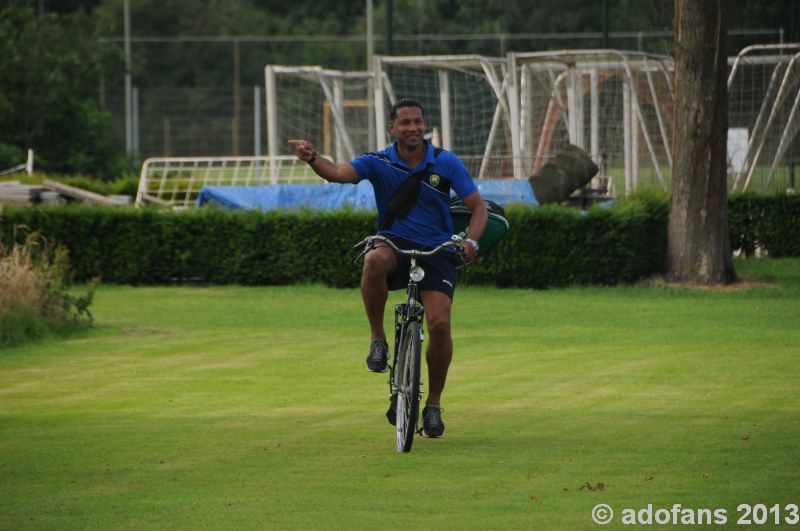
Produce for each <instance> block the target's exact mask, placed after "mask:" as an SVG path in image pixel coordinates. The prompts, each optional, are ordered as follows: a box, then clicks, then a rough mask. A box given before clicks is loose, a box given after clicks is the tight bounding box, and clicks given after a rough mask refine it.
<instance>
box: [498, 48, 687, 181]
mask: <svg viewBox="0 0 800 531" xmlns="http://www.w3.org/2000/svg"><path fill="white" fill-rule="evenodd" d="M511 60H512V61H513V62H514V71H515V73H516V77H517V86H518V91H519V97H518V101H519V111H518V113H519V118H518V120H517V123H518V124H519V135H520V140H519V142H520V151H521V160H522V161H523V163H524V166H523V168H522V171H523V172H524V173H526V174H530V173H533V172H535V171H536V170H537V169H538V168H540V167H541V166H543V165H544V164H545V163H546V162H547V161H548V160H550V159H551V158H552V157H553V156H554V155H555V154H556V153H557V152H558V151H560V150H562V149H564V148H566V147H567V146H568V145H570V144H572V145H575V146H577V147H579V148H581V149H583V150H584V151H585V152H586V153H588V154H589V155H590V156H591V158H592V159H593V160H594V162H595V163H596V164H597V165H598V166H599V168H600V174H599V176H598V177H597V178H596V181H595V182H594V183H593V186H595V187H598V188H610V191H612V192H613V193H616V194H627V193H629V192H630V191H632V190H637V189H655V188H662V189H663V188H665V187H666V186H667V183H668V180H669V177H670V175H671V166H672V160H671V151H670V144H671V140H672V115H673V108H674V102H673V96H672V79H671V78H672V76H671V69H672V65H671V62H670V61H669V59H668V58H665V57H661V56H653V55H646V54H641V53H636V52H621V51H616V50H570V51H563V52H542V53H519V54H512V55H511ZM612 175H613V176H616V177H615V179H616V180H614V179H611V180H610V181H609V178H610V176H612Z"/></svg>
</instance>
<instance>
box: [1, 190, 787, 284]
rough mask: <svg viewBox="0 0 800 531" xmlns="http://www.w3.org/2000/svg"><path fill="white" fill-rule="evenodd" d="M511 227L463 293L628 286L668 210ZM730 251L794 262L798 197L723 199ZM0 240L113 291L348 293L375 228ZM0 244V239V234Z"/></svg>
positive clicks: (371, 217) (87, 225) (649, 270)
mask: <svg viewBox="0 0 800 531" xmlns="http://www.w3.org/2000/svg"><path fill="white" fill-rule="evenodd" d="M506 213H507V215H508V218H509V221H510V224H511V228H510V230H509V232H508V234H507V235H506V237H505V239H504V240H503V241H501V242H500V243H499V244H498V245H497V247H496V248H495V249H494V250H493V251H492V253H491V254H490V255H488V256H486V257H483V258H481V259H480V260H479V261H478V262H476V263H475V264H473V265H471V266H470V267H469V268H468V270H467V271H466V272H462V281H466V282H469V283H473V284H489V285H497V286H516V287H526V288H531V287H532V288H548V287H556V286H568V285H575V284H603V285H610V284H617V283H625V282H634V281H636V280H638V279H640V278H646V277H650V276H653V275H658V274H661V273H663V269H664V265H665V262H666V247H667V218H668V201H667V200H666V198H664V197H659V196H637V197H633V198H629V199H625V200H622V201H619V202H618V203H617V204H615V205H614V206H612V207H608V208H604V207H601V206H594V207H592V208H590V209H589V210H588V211H581V210H577V209H571V208H564V207H558V206H548V207H537V208H527V207H521V206H516V207H514V206H511V207H508V208H507V209H506ZM729 218H730V232H731V242H732V248H733V249H738V248H744V249H752V248H754V246H756V245H758V246H761V247H762V248H763V249H765V250H767V251H768V252H769V254H770V255H771V256H800V231H796V230H792V229H791V228H792V227H796V226H797V224H798V220H800V197H798V196H782V197H778V198H764V197H761V198H755V199H753V198H744V197H733V198H731V201H730V208H729ZM0 221H1V222H2V223H0V233H1V232H2V231H6V233H7V234H6V238H11V235H10V234H8V231H9V228H10V227H13V226H14V225H15V224H17V225H26V226H29V227H32V228H34V229H36V230H40V231H41V232H42V234H44V235H47V237H48V238H49V239H50V240H53V241H57V242H59V243H60V244H62V245H64V246H65V247H66V248H68V249H70V250H71V252H72V255H71V257H72V266H73V268H74V273H75V279H76V280H77V281H79V282H86V281H89V280H90V279H92V278H94V277H101V278H102V279H103V281H104V282H110V283H121V284H163V283H170V282H185V281H192V282H205V283H214V284H241V285H269V284H296V283H311V282H320V283H325V284H328V285H331V286H340V287H349V286H357V285H358V282H359V278H360V267H359V266H358V265H355V264H353V259H354V258H355V256H356V254H357V251H355V250H353V244H355V243H356V242H358V241H360V240H361V239H362V238H363V237H364V236H366V235H367V234H371V233H373V232H374V230H375V225H376V219H375V213H374V212H372V211H363V210H347V209H345V210H339V211H336V212H331V211H314V210H300V211H296V210H276V211H270V212H258V211H243V210H233V211H232V210H226V209H223V208H214V207H203V208H197V209H191V210H183V211H169V210H157V209H149V208H143V209H133V208H101V207H87V206H83V205H77V204H76V205H69V206H67V207H37V208H19V207H17V208H6V209H5V210H4V211H3V216H2V220H0ZM0 237H1V235H0Z"/></svg>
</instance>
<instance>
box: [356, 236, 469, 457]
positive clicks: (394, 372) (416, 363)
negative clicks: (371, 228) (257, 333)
mask: <svg viewBox="0 0 800 531" xmlns="http://www.w3.org/2000/svg"><path fill="white" fill-rule="evenodd" d="M461 241H462V239H461V238H460V237H459V236H453V238H452V240H451V241H449V242H446V243H444V244H442V245H439V246H438V247H436V248H435V249H432V250H430V251H420V250H417V249H410V250H403V249H399V248H398V247H397V246H396V245H395V244H394V242H392V241H391V240H390V239H388V238H386V237H384V236H379V235H378V236H369V237H367V238H365V239H364V240H363V241H362V242H360V243H358V244H356V248H358V247H359V246H361V245H362V244H364V251H363V252H362V254H361V256H363V255H364V254H366V253H367V252H369V251H370V250H371V249H372V248H374V246H375V243H376V242H385V243H386V244H387V245H388V246H389V247H391V248H393V249H394V250H395V251H397V252H399V253H402V254H405V255H406V256H408V257H409V260H410V262H411V267H410V269H409V279H408V286H407V288H406V295H407V297H406V302H405V303H403V304H397V305H395V307H394V332H395V335H394V352H393V355H392V363H391V364H390V365H389V381H388V384H389V400H390V407H392V406H393V407H394V411H395V422H394V424H395V427H396V435H397V437H396V439H397V451H398V452H409V451H410V450H411V444H412V441H413V438H414V435H415V434H417V433H419V430H418V428H417V426H418V424H419V403H420V402H421V399H422V394H423V391H422V389H421V386H422V382H421V381H420V366H421V350H422V342H423V340H424V337H423V319H424V315H425V309H424V307H423V306H422V301H421V300H420V295H419V285H418V283H419V281H420V280H422V278H423V277H424V276H425V272H424V270H423V269H422V268H421V267H419V266H417V258H418V257H420V256H431V255H433V254H435V253H437V252H439V251H441V250H442V249H444V248H445V247H452V246H455V247H458V248H460V245H461ZM357 260H358V258H356V261H357ZM409 333H412V334H419V337H414V336H410V337H409V336H408V334H409ZM408 357H411V358H412V359H410V360H409V359H406V358H408ZM407 398H410V400H411V401H412V402H411V403H409V404H407V403H406V399H407ZM390 411H391V409H390ZM390 420H391V418H390Z"/></svg>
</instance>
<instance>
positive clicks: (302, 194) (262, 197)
mask: <svg viewBox="0 0 800 531" xmlns="http://www.w3.org/2000/svg"><path fill="white" fill-rule="evenodd" d="M475 184H477V185H478V190H479V191H480V193H481V196H483V198H484V199H490V200H492V201H494V202H496V203H499V204H501V205H503V206H506V205H511V204H522V205H537V204H538V202H537V201H536V197H535V196H534V195H533V189H532V188H531V185H530V184H529V183H528V181H527V180H511V179H506V180H481V179H476V180H475ZM209 203H214V204H219V205H222V206H224V207H228V208H234V209H246V210H265V211H266V210H275V209H278V208H303V207H305V208H312V209H315V210H336V209H339V208H342V207H345V206H349V207H351V208H356V209H374V208H375V195H374V194H373V191H372V184H370V182H369V181H361V182H360V183H358V184H357V185H352V184H330V183H328V184H268V185H262V186H204V187H203V189H202V190H200V194H199V195H198V197H197V203H196V204H197V206H202V205H206V204H209Z"/></svg>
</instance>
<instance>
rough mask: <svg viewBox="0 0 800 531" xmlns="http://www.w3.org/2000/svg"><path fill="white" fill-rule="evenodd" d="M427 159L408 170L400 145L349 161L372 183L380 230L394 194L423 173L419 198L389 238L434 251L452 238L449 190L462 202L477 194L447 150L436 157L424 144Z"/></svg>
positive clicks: (385, 232)
mask: <svg viewBox="0 0 800 531" xmlns="http://www.w3.org/2000/svg"><path fill="white" fill-rule="evenodd" d="M425 147H426V151H425V158H424V159H423V160H422V162H421V163H420V165H419V166H417V167H416V168H409V167H408V166H406V163H405V162H403V161H402V160H400V157H398V155H397V142H395V143H394V144H392V145H391V146H389V147H388V148H386V149H384V150H382V151H375V152H372V153H365V154H363V155H361V156H359V157H356V158H355V159H353V160H351V161H350V164H352V165H353V167H354V168H355V169H356V173H357V174H358V180H359V181H363V180H364V179H366V180H368V181H369V182H370V183H372V188H373V189H374V190H375V204H376V206H377V207H378V226H379V227H380V226H381V225H383V220H384V219H385V216H386V211H387V208H388V204H389V199H391V197H392V195H393V194H394V192H395V190H397V188H398V187H399V186H400V185H401V184H403V183H404V182H405V181H406V179H408V178H409V176H410V175H412V174H415V173H418V172H424V175H425V177H424V179H422V181H421V184H422V185H421V186H420V191H419V196H418V197H417V200H416V201H415V202H414V205H413V206H412V207H411V210H410V211H409V212H408V215H407V216H406V217H405V218H404V219H395V220H394V222H393V223H392V225H391V226H390V227H389V228H388V229H387V230H382V231H379V234H383V235H386V236H400V237H402V238H405V239H407V240H411V241H412V242H414V243H418V244H420V245H427V246H430V247H435V246H437V245H439V244H441V243H444V242H446V241H449V240H450V237H451V236H452V235H453V230H454V229H453V218H452V216H451V215H450V190H453V191H454V192H455V193H456V195H458V197H460V198H461V199H462V200H463V199H464V198H466V197H467V196H469V195H470V194H472V193H474V192H476V191H477V190H478V187H477V186H476V185H475V182H474V181H473V180H472V176H471V175H470V174H469V171H467V168H466V167H465V166H464V163H463V162H461V159H459V158H458V157H457V156H455V154H453V153H452V152H450V151H446V150H439V153H438V154H436V153H434V151H435V148H434V147H433V146H432V145H431V143H430V142H428V141H427V140H426V141H425Z"/></svg>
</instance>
